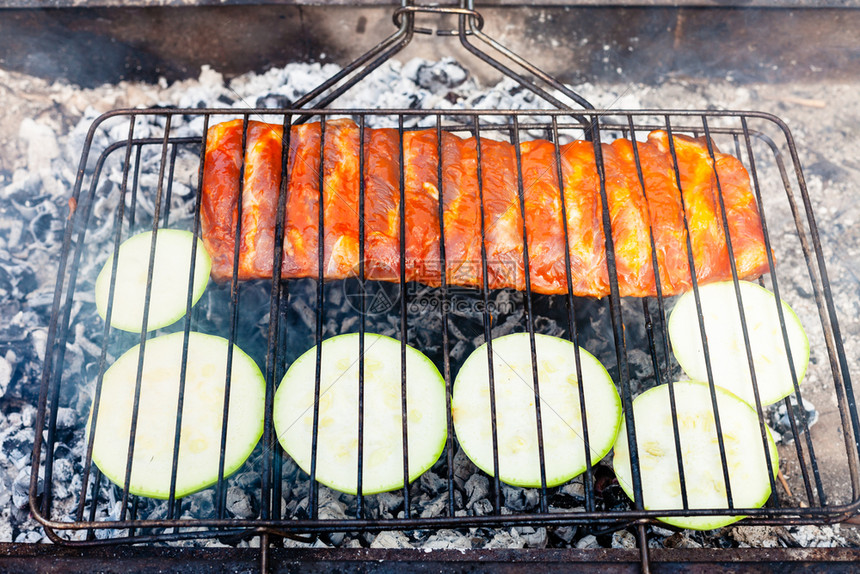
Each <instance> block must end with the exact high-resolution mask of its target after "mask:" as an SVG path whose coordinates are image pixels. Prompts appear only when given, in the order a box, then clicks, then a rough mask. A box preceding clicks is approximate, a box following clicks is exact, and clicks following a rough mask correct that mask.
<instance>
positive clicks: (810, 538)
mask: <svg viewBox="0 0 860 574" xmlns="http://www.w3.org/2000/svg"><path fill="white" fill-rule="evenodd" d="M787 530H788V532H789V533H790V534H791V536H792V537H793V538H794V540H795V541H796V542H797V544H799V545H800V546H802V547H804V548H833V547H836V546H845V545H846V539H845V536H844V534H843V532H842V527H841V526H840V525H839V524H834V525H832V526H829V525H825V526H817V525H814V524H806V525H802V526H790V527H788V528H787Z"/></svg>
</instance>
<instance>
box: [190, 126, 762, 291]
mask: <svg viewBox="0 0 860 574" xmlns="http://www.w3.org/2000/svg"><path fill="white" fill-rule="evenodd" d="M440 133H441V139H440V136H439V134H438V133H437V130H436V129H425V130H407V131H404V132H402V134H401V133H400V132H399V131H398V130H396V129H365V130H363V139H364V142H363V144H362V142H360V138H361V137H362V136H361V135H360V134H361V130H360V129H359V127H358V125H357V124H356V123H355V122H353V121H352V120H348V119H336V120H327V121H326V122H325V125H324V127H322V126H321V124H320V123H309V124H304V125H297V126H293V127H292V128H291V130H290V134H289V154H288V158H287V163H288V168H287V169H288V173H287V176H288V177H287V178H286V187H285V191H286V203H285V206H286V211H285V219H284V227H283V229H284V241H283V262H282V265H281V270H280V275H281V277H282V278H284V279H291V278H300V277H314V278H320V277H321V278H322V279H323V280H334V279H343V278H346V277H357V276H358V275H359V257H360V246H359V240H360V226H361V225H362V224H363V226H364V263H365V265H364V270H365V278H366V279H373V280H380V281H400V279H401V267H400V266H401V265H404V266H405V270H404V276H405V280H406V281H418V282H421V283H424V284H427V285H431V286H438V285H440V283H441V274H442V271H443V269H442V267H443V265H442V261H443V257H442V251H441V247H442V242H440V237H442V236H443V233H444V261H445V265H444V272H445V278H446V281H447V284H448V285H461V286H470V287H475V288H482V287H483V286H484V277H483V265H482V247H483V250H484V252H485V254H486V270H487V278H486V282H487V286H488V287H489V288H490V289H503V288H511V289H517V290H525V289H526V288H527V285H526V257H525V256H524V255H526V254H527V255H528V258H527V260H528V274H529V279H530V288H531V290H532V291H533V292H537V293H546V294H566V293H568V289H569V287H568V273H569V275H570V277H569V280H570V290H571V292H572V294H573V295H575V296H588V297H602V296H605V295H607V294H609V291H610V286H609V269H608V266H607V255H606V254H607V248H606V247H607V245H606V240H605V236H604V223H603V207H602V205H603V203H602V201H601V180H602V182H603V189H604V190H605V194H606V198H607V203H608V211H609V219H610V222H611V229H612V243H613V246H614V254H615V268H616V272H617V277H618V288H619V292H620V294H621V295H622V296H634V297H646V296H654V295H656V294H657V287H656V282H657V279H658V278H659V281H660V285H661V291H662V293H663V295H673V294H677V293H681V292H683V291H686V290H689V289H690V288H691V284H692V282H691V269H690V259H689V258H688V237H687V236H688V233H689V245H691V246H692V263H693V268H694V269H692V272H693V273H695V277H696V278H697V281H698V282H699V283H706V282H712V281H718V280H725V279H730V278H731V277H732V275H731V267H730V259H729V249H728V245H727V237H728V238H729V239H730V241H731V248H732V253H733V255H734V261H735V265H736V269H737V274H738V277H739V278H741V279H751V278H754V277H758V276H759V275H761V274H762V273H765V272H767V271H768V260H767V251H766V248H765V243H764V237H763V234H762V225H761V218H760V216H759V211H758V207H757V205H756V199H755V195H754V194H753V192H752V190H751V187H750V179H749V175H748V173H747V171H746V169H745V168H744V166H743V164H742V163H741V161H739V160H738V159H737V158H735V157H733V156H731V155H728V154H724V153H721V152H720V151H719V150H718V149H717V148H716V146H715V145H713V143H712V144H711V146H710V150H709V146H708V141H707V140H706V139H705V138H691V137H688V136H684V135H673V136H672V140H671V142H670V136H669V134H668V133H667V132H665V131H654V132H651V133H650V134H649V135H648V138H647V140H646V141H638V142H635V143H634V142H632V141H630V140H627V139H618V140H616V141H614V142H612V143H611V144H607V143H603V144H600V145H599V159H600V160H601V163H602V170H601V169H599V168H598V161H596V159H595V156H596V153H595V145H594V143H593V142H590V141H573V142H571V143H567V144H564V145H560V146H559V148H558V150H557V149H556V145H555V144H553V143H551V142H549V141H545V140H533V141H523V142H522V143H520V144H519V152H520V154H519V155H520V157H519V162H518V160H517V153H516V148H515V147H514V145H513V144H511V143H509V142H503V141H495V140H492V139H487V138H481V139H480V142H479V141H478V140H477V139H476V138H474V137H472V138H468V139H464V138H461V137H458V136H457V135H454V134H452V133H449V132H447V131H441V132H440ZM243 140H244V150H245V151H244V157H243V153H242V150H243ZM283 141H284V134H283V128H282V126H280V125H275V124H268V123H263V122H257V121H248V122H244V121H243V120H241V119H239V120H233V121H228V122H224V123H220V124H217V125H214V126H212V127H211V128H210V129H209V132H208V135H207V140H206V153H205V160H204V162H205V163H204V174H203V187H202V201H201V229H202V237H203V241H204V243H205V245H206V248H207V250H208V251H209V254H210V255H211V257H212V262H213V265H212V277H213V278H214V279H215V280H216V281H227V280H230V278H231V277H232V274H233V261H234V249H235V241H236V237H237V233H236V226H237V224H238V223H239V216H240V214H241V227H240V229H239V234H238V236H239V242H240V243H239V252H238V270H237V278H238V279H240V280H246V279H260V278H271V277H272V276H273V269H272V268H273V262H274V260H275V258H274V249H275V220H276V217H277V207H278V197H279V193H280V188H281V175H282V173H281V172H282V163H283V154H282V150H283V147H282V145H283V144H282V142H283ZM401 142H402V147H403V149H402V152H401V149H400V148H401ZM634 145H635V149H634ZM673 149H674V154H673V153H672V151H673ZM362 153H363V156H364V158H363V161H360V156H361V155H362ZM479 157H480V162H479ZM401 158H402V174H401ZM559 159H560V163H561V169H560V170H559V165H558V164H559ZM637 160H638V167H637ZM440 161H441V170H440V169H439V164H440ZM479 164H480V165H479ZM639 168H641V169H639ZM559 173H560V174H561V183H562V185H561V188H560V186H559ZM440 175H441V177H440ZM479 181H480V185H479ZM362 182H363V188H364V210H363V213H364V220H363V222H362V221H361V220H360V217H359V216H360V214H361V208H360V207H361V206H360V188H361V186H362ZM520 182H521V187H520ZM320 186H322V193H320ZM401 186H402V189H401ZM240 187H241V190H240ZM520 194H522V203H521V201H520V199H521V197H520ZM720 195H721V196H722V203H723V205H724V207H725V216H726V221H727V222H728V233H726V230H725V229H724V225H723V214H722V211H721V207H720V201H719V196H720ZM482 199H483V222H482V217H481V202H482ZM240 201H241V210H240V209H239V202H240ZM401 201H403V203H404V205H403V207H404V209H403V211H404V214H405V217H404V219H405V225H404V231H405V234H404V235H405V246H404V249H403V257H402V256H401V245H400V241H401V225H400V213H401V206H400V203H401ZM440 201H441V202H442V206H441V207H442V209H441V214H442V221H441V224H440V209H439V202H440ZM320 209H322V210H323V213H322V221H323V231H324V233H323V235H322V237H323V257H322V266H323V268H322V271H320V269H319V262H320V257H319V251H318V250H319V248H320V246H319V238H320V234H319V225H320V212H319V210H320ZM523 223H525V240H526V241H525V242H524V228H523ZM652 241H653V249H652ZM524 245H527V251H526V253H524V247H523V246H524ZM565 251H567V254H568V256H569V268H568V265H567V260H566V258H565ZM655 252H656V269H655V265H654V259H655V258H654V257H653V253H655Z"/></svg>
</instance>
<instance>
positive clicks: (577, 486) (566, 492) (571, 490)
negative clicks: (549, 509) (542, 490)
mask: <svg viewBox="0 0 860 574" xmlns="http://www.w3.org/2000/svg"><path fill="white" fill-rule="evenodd" d="M558 494H559V495H560V496H567V497H568V498H569V499H570V500H572V501H573V502H574V503H575V504H582V503H584V502H585V484H584V483H583V478H582V476H578V477H576V478H574V479H573V480H571V481H569V482H566V483H565V484H563V485H562V486H561V487H560V488H559V489H558Z"/></svg>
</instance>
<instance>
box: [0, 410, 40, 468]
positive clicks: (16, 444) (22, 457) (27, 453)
mask: <svg viewBox="0 0 860 574" xmlns="http://www.w3.org/2000/svg"><path fill="white" fill-rule="evenodd" d="M31 408H32V407H31ZM10 419H12V417H10ZM13 420H14V419H13ZM30 424H31V425H32V422H30ZM34 438H35V432H34V431H33V429H32V428H28V427H23V426H19V427H17V428H16V426H10V427H7V428H6V429H4V431H3V432H2V434H0V444H2V448H3V457H4V458H5V460H6V464H8V465H9V466H11V467H13V468H17V469H21V468H24V467H27V466H29V465H30V461H31V459H32V456H31V455H32V452H31V451H32V450H33V447H32V445H33V440H34Z"/></svg>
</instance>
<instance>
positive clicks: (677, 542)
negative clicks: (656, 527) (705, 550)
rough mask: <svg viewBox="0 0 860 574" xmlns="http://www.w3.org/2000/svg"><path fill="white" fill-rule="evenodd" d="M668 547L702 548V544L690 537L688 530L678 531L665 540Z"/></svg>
mask: <svg viewBox="0 0 860 574" xmlns="http://www.w3.org/2000/svg"><path fill="white" fill-rule="evenodd" d="M663 546H665V547H666V548H701V547H702V545H701V544H699V543H698V542H696V541H695V540H693V539H692V538H690V536H689V535H688V534H687V533H686V532H676V533H674V534H673V535H672V536H670V537H669V538H667V539H666V540H664V541H663Z"/></svg>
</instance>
